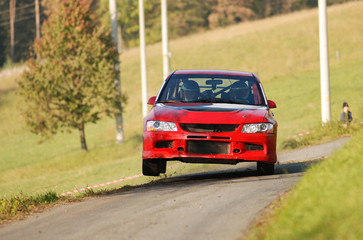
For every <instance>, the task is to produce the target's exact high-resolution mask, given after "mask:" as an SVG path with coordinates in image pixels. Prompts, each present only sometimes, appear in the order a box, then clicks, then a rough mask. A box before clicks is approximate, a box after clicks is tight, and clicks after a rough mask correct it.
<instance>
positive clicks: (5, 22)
mask: <svg viewBox="0 0 363 240" xmlns="http://www.w3.org/2000/svg"><path fill="white" fill-rule="evenodd" d="M40 16H41V17H46V14H44V13H41V14H40ZM31 18H35V15H34V14H33V15H30V16H25V17H23V18H17V19H16V20H15V21H14V22H21V21H23V20H27V19H31ZM8 24H10V23H9V21H3V22H0V26H6V25H8Z"/></svg>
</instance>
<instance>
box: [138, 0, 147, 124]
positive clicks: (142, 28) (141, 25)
mask: <svg viewBox="0 0 363 240" xmlns="http://www.w3.org/2000/svg"><path fill="white" fill-rule="evenodd" d="M139 30H140V61H141V88H142V115H143V117H145V116H146V115H147V76H146V48H145V19H144V0H139Z"/></svg>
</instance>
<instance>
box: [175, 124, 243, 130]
mask: <svg viewBox="0 0 363 240" xmlns="http://www.w3.org/2000/svg"><path fill="white" fill-rule="evenodd" d="M180 127H181V128H182V129H183V130H184V131H187V132H234V131H235V130H236V129H237V128H238V124H192V123H180Z"/></svg>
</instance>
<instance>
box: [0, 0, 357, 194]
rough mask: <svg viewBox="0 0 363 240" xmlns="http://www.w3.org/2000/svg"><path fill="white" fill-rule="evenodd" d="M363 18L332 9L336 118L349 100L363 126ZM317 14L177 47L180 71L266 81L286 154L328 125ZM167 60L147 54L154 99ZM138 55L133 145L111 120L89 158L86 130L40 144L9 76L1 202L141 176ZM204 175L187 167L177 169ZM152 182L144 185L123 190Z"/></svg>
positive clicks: (127, 56)
mask: <svg viewBox="0 0 363 240" xmlns="http://www.w3.org/2000/svg"><path fill="white" fill-rule="evenodd" d="M362 11H363V2H362V1H360V2H352V3H348V4H345V5H336V6H333V7H331V8H329V9H328V24H329V48H330V65H331V70H330V73H331V79H330V80H331V98H332V118H333V119H338V118H339V112H340V111H341V105H342V102H343V101H348V102H349V104H350V106H351V111H352V112H353V117H354V118H355V121H357V120H358V121H359V119H362V116H363V105H362V103H363V101H362V94H361V93H362V92H363V91H362V90H363V89H362V88H363V78H362V77H361V76H363V68H362V67H361V66H362V64H363V48H362V47H361V46H363V25H362V24H361V17H360V16H361V12H362ZM317 14H318V11H317V9H313V10H308V11H302V12H298V13H294V14H289V15H284V16H278V17H274V18H270V19H265V20H260V21H255V22H248V23H243V24H240V25H235V26H231V27H228V28H225V29H218V30H215V31H209V32H205V33H201V34H196V35H193V36H189V37H185V38H181V39H178V40H175V41H171V42H170V51H171V52H172V58H171V68H172V69H182V68H188V69H190V68H209V69H210V68H218V69H233V70H246V71H252V72H255V73H257V74H258V76H259V77H260V79H261V81H262V83H263V84H264V88H265V91H266V92H267V96H268V97H269V98H270V99H273V100H275V101H276V103H277V106H278V108H277V109H276V110H275V111H274V112H275V116H276V119H277V120H278V121H279V133H278V144H279V149H280V148H281V142H282V141H283V140H284V139H286V138H287V137H288V136H291V135H294V134H297V133H299V132H302V131H307V130H310V129H311V128H313V127H314V126H316V125H317V124H319V122H320V120H321V117H320V80H319V49H318V46H319V44H318V15H317ZM169 27H172V26H169ZM336 51H339V55H340V61H339V62H338V61H337V58H336ZM161 52H162V51H161V44H155V45H152V46H148V48H147V59H148V60H147V68H148V83H149V86H148V93H149V95H150V96H152V95H155V94H156V93H157V92H158V90H159V88H160V86H161V84H162V81H163V79H162V75H163V74H162V56H161ZM139 55H140V54H139V50H138V49H131V50H129V51H126V52H124V54H123V56H122V58H123V62H122V75H121V78H122V88H123V92H124V93H125V94H126V95H127V96H128V104H127V105H126V109H125V114H124V123H125V125H124V129H125V136H126V141H125V142H124V143H122V144H120V145H117V144H115V131H114V129H115V122H114V120H112V119H105V120H103V121H101V122H100V123H98V124H90V125H87V126H86V137H87V142H88V147H89V149H90V151H89V152H88V153H84V152H81V150H80V144H79V136H78V133H77V132H74V133H71V134H68V133H64V134H59V135H56V136H55V137H54V138H53V139H52V140H51V141H48V142H45V143H43V144H38V141H39V137H38V136H36V135H33V134H31V133H29V132H28V131H27V129H26V126H25V124H24V121H23V119H22V117H21V115H20V112H19V109H18V108H17V106H19V105H21V104H22V100H21V99H19V96H18V95H16V94H15V91H14V89H15V88H16V84H15V83H14V81H15V80H14V78H16V76H14V75H9V74H6V73H4V72H3V73H2V74H1V75H0V115H1V116H2V117H1V118H0V196H2V195H5V194H6V195H9V194H18V193H19V192H20V191H23V192H24V193H29V194H34V193H36V192H43V191H47V190H54V191H56V192H57V193H62V192H64V191H70V190H73V189H75V188H80V187H85V186H90V185H94V184H98V183H103V182H106V181H111V180H114V179H119V178H122V177H126V176H131V175H135V174H139V173H140V172H141V148H142V146H141V137H142V113H141V112H142V108H141V86H140V85H141V80H140V79H141V77H140V64H139ZM360 121H361V120H360ZM199 167H200V166H199V165H187V167H186V166H185V165H183V166H182V167H181V168H178V170H176V171H178V172H180V171H189V170H190V169H191V168H199ZM172 172H174V170H173V171H172ZM150 179H152V178H147V177H142V178H139V179H136V180H133V181H129V182H127V183H123V184H135V183H140V182H145V181H150ZM120 185H122V184H118V185H115V186H114V187H119V186H120Z"/></svg>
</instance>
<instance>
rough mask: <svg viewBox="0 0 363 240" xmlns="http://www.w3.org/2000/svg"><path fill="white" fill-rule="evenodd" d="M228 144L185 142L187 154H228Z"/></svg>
mask: <svg viewBox="0 0 363 240" xmlns="http://www.w3.org/2000/svg"><path fill="white" fill-rule="evenodd" d="M229 145H230V143H229V142H216V141H187V152H188V153H195V154H213V155H214V154H229V153H230V147H229Z"/></svg>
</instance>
